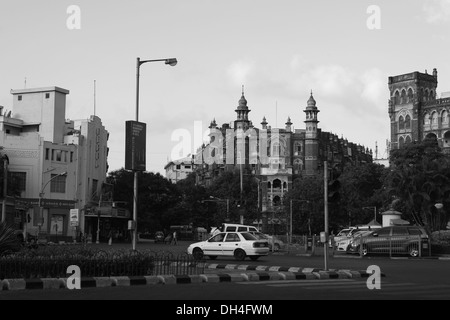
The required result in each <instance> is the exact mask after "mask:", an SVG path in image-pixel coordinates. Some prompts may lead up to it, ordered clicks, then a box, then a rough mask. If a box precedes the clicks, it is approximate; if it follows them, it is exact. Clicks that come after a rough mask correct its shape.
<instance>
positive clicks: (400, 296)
mask: <svg viewBox="0 0 450 320" xmlns="http://www.w3.org/2000/svg"><path fill="white" fill-rule="evenodd" d="M185 245H186V244H183V243H181V244H179V245H178V246H172V251H177V250H179V252H180V253H181V252H183V251H184V248H185ZM99 246H101V245H99ZM113 246H114V245H113ZM113 246H112V247H113ZM146 246H151V247H152V248H153V249H155V251H158V250H157V248H156V247H155V246H153V245H148V244H147V245H146ZM158 246H164V245H158ZM167 247H168V245H165V247H163V248H164V249H166V248H167ZM173 247H177V248H173ZM106 249H108V248H106ZM138 249H139V248H138ZM166 250H167V249H166ZM159 251H160V250H159ZM207 261H208V260H207ZM208 262H210V263H214V264H236V263H239V264H246V265H266V266H286V267H302V268H319V269H323V268H324V258H323V256H312V257H307V256H296V255H293V254H290V255H288V254H283V253H282V252H280V253H278V254H270V255H269V256H267V257H262V258H261V259H260V260H258V261H251V260H245V261H243V262H237V261H235V260H234V259H227V258H218V259H217V260H215V261H208ZM373 265H375V266H378V267H379V268H380V270H381V272H382V273H383V274H385V277H382V278H381V283H380V289H372V290H370V289H368V286H367V279H356V280H355V279H320V280H280V281H274V280H271V281H256V282H252V281H247V282H232V283H192V284H177V285H176V284H173V285H172V284H170V285H169V284H168V285H162V284H161V285H151V286H132V287H108V288H83V289H81V290H68V289H59V290H51V289H47V290H21V291H0V300H10V299H12V300H31V299H33V300H35V299H37V300H67V299H70V300H155V301H163V300H164V301H171V303H170V304H169V305H168V306H167V307H168V308H169V309H170V308H177V307H178V306H180V305H182V304H183V303H182V302H183V301H191V302H193V303H194V304H198V305H201V304H204V305H206V304H208V303H209V302H212V301H213V302H217V304H218V305H219V307H220V304H221V303H223V302H225V303H226V302H229V301H246V302H248V301H249V300H252V301H254V300H259V301H262V302H264V303H267V302H271V301H274V302H273V303H274V306H276V305H277V304H278V303H281V302H282V301H290V302H289V305H288V306H284V307H285V308H286V307H290V304H292V301H295V300H450V276H449V272H450V271H449V270H450V260H438V259H430V258H424V259H408V258H397V259H390V258H389V257H364V258H354V257H352V256H346V255H335V256H330V257H329V258H328V268H329V269H349V270H366V269H367V268H368V267H369V266H373ZM219 272H223V273H226V272H231V271H229V270H224V269H210V268H207V269H206V270H205V273H219ZM233 272H242V271H239V270H234V271H233ZM275 301H276V302H275ZM293 306H295V303H294V304H293Z"/></svg>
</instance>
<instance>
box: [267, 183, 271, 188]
mask: <svg viewBox="0 0 450 320" xmlns="http://www.w3.org/2000/svg"><path fill="white" fill-rule="evenodd" d="M267 188H268V189H271V188H272V183H271V182H270V181H269V182H267Z"/></svg>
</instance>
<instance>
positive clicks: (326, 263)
mask: <svg viewBox="0 0 450 320" xmlns="http://www.w3.org/2000/svg"><path fill="white" fill-rule="evenodd" d="M323 176H324V179H323V180H324V181H323V187H324V198H323V202H324V214H325V217H324V220H325V242H324V244H323V249H324V250H323V252H324V263H325V267H324V270H325V271H328V163H327V161H324V163H323Z"/></svg>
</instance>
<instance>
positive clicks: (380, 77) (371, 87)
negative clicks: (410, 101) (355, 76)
mask: <svg viewBox="0 0 450 320" xmlns="http://www.w3.org/2000/svg"><path fill="white" fill-rule="evenodd" d="M386 81H387V76H385V75H384V74H383V73H382V72H381V70H380V69H377V68H373V69H370V70H367V71H366V72H364V73H363V74H362V76H361V78H360V82H361V84H362V92H361V97H362V98H363V99H364V100H366V101H367V102H371V103H372V104H374V105H380V104H381V105H383V103H384V102H385V101H386V100H387V97H386V92H387V91H386Z"/></svg>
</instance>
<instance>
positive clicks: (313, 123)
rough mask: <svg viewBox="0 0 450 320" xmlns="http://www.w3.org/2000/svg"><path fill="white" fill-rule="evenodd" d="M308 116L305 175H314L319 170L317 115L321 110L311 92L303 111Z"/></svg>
mask: <svg viewBox="0 0 450 320" xmlns="http://www.w3.org/2000/svg"><path fill="white" fill-rule="evenodd" d="M303 112H305V114H306V120H305V121H304V122H305V125H306V133H305V171H306V172H305V174H306V175H313V174H315V173H316V171H317V168H318V163H317V161H318V160H317V159H318V153H319V146H318V139H317V124H318V123H319V120H317V113H319V110H318V109H317V107H316V101H315V100H314V98H313V94H312V91H311V96H310V97H309V100H308V102H307V106H306V109H305V110H303Z"/></svg>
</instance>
